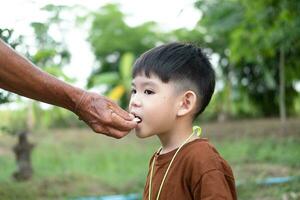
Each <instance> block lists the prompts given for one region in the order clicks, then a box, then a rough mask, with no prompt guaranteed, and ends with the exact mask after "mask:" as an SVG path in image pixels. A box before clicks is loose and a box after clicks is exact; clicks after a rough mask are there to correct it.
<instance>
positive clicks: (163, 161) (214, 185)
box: [143, 139, 237, 200]
mask: <svg viewBox="0 0 300 200" xmlns="http://www.w3.org/2000/svg"><path fill="white" fill-rule="evenodd" d="M175 152H176V149H175V150H173V151H171V152H168V153H166V154H162V155H157V154H154V155H153V156H152V158H151V160H150V164H149V172H148V176H147V180H146V185H145V189H144V195H143V200H148V198H149V197H148V194H149V179H150V170H151V165H152V161H153V158H154V156H155V157H156V161H155V165H154V170H153V177H152V192H151V200H155V199H156V197H157V193H158V190H159V187H160V184H161V182H162V179H163V177H164V174H165V172H166V170H167V168H168V165H169V163H170V161H171V159H172V157H173V156H174V154H175ZM159 199H160V200H195V199H202V200H218V199H224V200H225V199H226V200H229V199H230V200H231V199H237V197H236V189H235V183H234V177H233V173H232V170H231V168H230V166H229V165H228V163H227V162H226V161H225V160H224V159H223V158H222V157H221V156H220V155H219V153H218V152H217V150H216V149H215V148H214V147H213V146H212V145H211V144H210V143H209V142H208V140H207V139H196V140H194V141H192V142H190V143H188V144H186V145H184V146H183V147H182V148H181V149H180V151H179V152H178V154H177V156H176V157H175V160H174V161H173V164H172V165H171V168H170V170H169V172H168V175H167V178H166V179H165V182H164V185H163V187H162V191H161V194H160V197H159Z"/></svg>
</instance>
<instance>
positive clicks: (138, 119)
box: [133, 114, 143, 124]
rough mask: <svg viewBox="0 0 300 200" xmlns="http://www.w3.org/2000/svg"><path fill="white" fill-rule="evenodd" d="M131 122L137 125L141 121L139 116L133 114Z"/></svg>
mask: <svg viewBox="0 0 300 200" xmlns="http://www.w3.org/2000/svg"><path fill="white" fill-rule="evenodd" d="M133 120H134V121H136V122H137V123H138V124H139V123H141V122H142V121H143V120H142V118H140V117H139V116H137V115H135V114H134V119H133Z"/></svg>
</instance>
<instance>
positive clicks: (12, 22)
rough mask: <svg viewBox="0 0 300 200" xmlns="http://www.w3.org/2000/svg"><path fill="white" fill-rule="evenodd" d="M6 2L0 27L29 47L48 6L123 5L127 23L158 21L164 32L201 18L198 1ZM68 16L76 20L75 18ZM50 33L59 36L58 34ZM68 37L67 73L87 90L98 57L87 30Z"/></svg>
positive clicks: (74, 30) (1, 9)
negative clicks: (34, 27)
mask: <svg viewBox="0 0 300 200" xmlns="http://www.w3.org/2000/svg"><path fill="white" fill-rule="evenodd" d="M4 2H5V3H1V7H0V27H1V28H4V27H5V28H12V29H14V30H15V33H16V35H24V36H25V37H27V38H29V39H28V40H26V43H27V44H26V45H29V46H30V45H31V43H32V44H33V40H34V38H33V33H32V30H31V28H30V26H29V24H30V23H31V22H33V21H41V22H42V21H43V19H45V18H46V17H47V16H46V15H45V12H44V11H42V10H41V8H42V7H43V6H45V5H47V4H55V5H68V6H73V5H81V6H84V7H86V8H88V9H90V10H95V9H97V8H99V7H101V6H103V5H105V4H107V3H119V4H120V6H121V10H122V11H123V12H124V13H125V14H126V15H127V16H128V17H127V19H126V22H127V23H128V24H129V25H132V26H135V25H138V24H141V23H143V22H145V21H156V22H157V23H158V24H159V26H160V27H161V28H162V29H163V30H171V29H175V28H181V27H184V28H188V29H192V28H193V27H194V26H195V24H196V23H197V21H198V20H199V18H200V17H201V13H200V12H199V10H196V9H195V8H194V7H193V2H194V0H175V1H174V0H151V1H149V0H111V1H108V0H85V1H82V0H59V1H58V0H39V1H38V0H9V1H4ZM66 17H67V18H68V17H70V19H72V16H66ZM73 17H74V16H73ZM50 34H52V35H53V36H55V35H56V36H57V33H55V32H53V33H50ZM30 38H31V39H30ZM65 38H66V43H67V45H68V48H69V50H70V52H71V56H72V57H71V62H70V64H69V65H68V66H65V67H64V71H65V73H66V74H67V75H68V76H70V77H74V78H76V79H77V80H78V81H77V82H76V83H74V85H76V86H78V87H84V86H85V84H86V79H87V77H88V76H89V74H90V73H91V70H92V69H93V67H94V66H95V60H94V56H93V54H92V52H91V50H90V46H89V44H88V42H86V38H87V29H86V30H84V29H82V28H74V27H72V28H71V27H70V28H69V29H67V30H66V34H65ZM74 41H76V42H74ZM78 49H80V51H78Z"/></svg>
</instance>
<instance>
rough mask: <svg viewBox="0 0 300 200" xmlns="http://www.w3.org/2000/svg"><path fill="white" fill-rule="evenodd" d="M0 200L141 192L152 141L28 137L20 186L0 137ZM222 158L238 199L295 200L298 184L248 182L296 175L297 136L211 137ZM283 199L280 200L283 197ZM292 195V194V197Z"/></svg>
mask: <svg viewBox="0 0 300 200" xmlns="http://www.w3.org/2000/svg"><path fill="white" fill-rule="evenodd" d="M0 137H1V138H0V199H8V200H10V199H22V200H23V199H29V200H31V199H66V198H69V197H78V196H90V195H103V194H119V193H131V192H134V193H136V192H137V193H141V192H142V190H143V185H144V181H145V177H146V173H147V169H148V162H149V158H150V156H151V155H152V153H153V152H154V151H155V150H156V149H157V147H158V146H159V143H158V141H157V140H156V139H154V138H153V139H150V140H149V139H147V140H140V139H137V138H136V137H135V136H133V135H132V136H129V137H126V138H125V139H122V140H116V139H111V138H107V137H104V136H101V135H97V134H94V133H92V132H90V131H88V130H80V129H77V130H56V131H44V132H39V133H36V134H33V135H32V136H31V138H30V140H31V141H33V142H34V143H35V144H36V146H35V148H34V151H33V154H32V162H33V167H34V177H33V178H32V180H30V181H28V182H24V183H17V182H15V181H13V180H12V179H11V174H12V173H13V171H14V170H15V163H14V158H13V154H12V153H11V152H10V148H11V146H12V145H13V143H14V142H15V141H14V138H11V136H5V135H2V136H0ZM211 140H212V142H213V143H214V144H215V146H216V147H217V149H218V150H219V152H220V153H221V154H222V156H223V157H224V158H225V159H226V160H227V161H228V162H229V163H230V164H231V166H232V168H233V170H234V174H235V176H236V180H237V181H245V182H246V183H249V184H243V185H241V186H239V187H238V194H239V199H282V198H283V197H285V196H287V197H288V199H297V198H298V199H299V198H300V197H299V196H300V195H299V194H300V181H299V180H298V181H294V182H290V183H288V184H281V185H274V186H258V185H255V184H252V183H253V181H254V180H256V179H263V178H266V177H271V176H291V175H297V176H300V170H299V169H300V138H299V137H298V136H297V135H294V136H293V135H290V136H287V137H281V138H278V137H274V136H272V135H268V136H263V137H251V136H242V137H230V136H229V137H227V138H222V139H218V138H215V137H212V139H211ZM284 195H285V196H284ZM297 195H298V196H297Z"/></svg>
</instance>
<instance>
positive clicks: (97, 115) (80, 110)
mask: <svg viewBox="0 0 300 200" xmlns="http://www.w3.org/2000/svg"><path fill="white" fill-rule="evenodd" d="M74 112H75V113H76V114H77V115H78V116H79V119H81V120H83V121H84V122H85V123H87V124H88V125H89V126H90V127H91V128H92V129H93V130H94V131H95V132H97V133H102V134H105V135H107V136H110V137H114V138H122V137H124V136H125V135H127V134H128V133H129V132H130V130H131V129H133V128H135V127H136V126H137V122H135V121H133V119H134V116H133V115H131V114H129V113H127V112H126V111H124V110H123V109H121V108H120V107H119V106H118V105H117V104H116V103H114V102H112V101H111V100H109V99H108V98H106V97H104V96H101V95H99V94H96V93H93V92H86V91H85V92H83V94H82V95H81V97H80V99H79V100H78V101H77V103H76V107H75V110H74Z"/></svg>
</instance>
